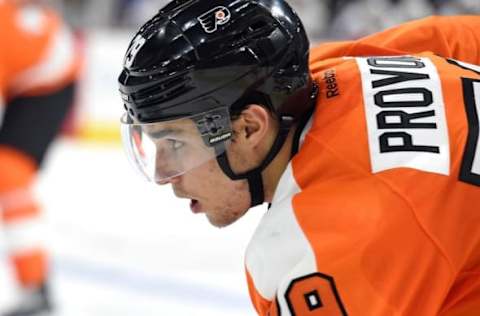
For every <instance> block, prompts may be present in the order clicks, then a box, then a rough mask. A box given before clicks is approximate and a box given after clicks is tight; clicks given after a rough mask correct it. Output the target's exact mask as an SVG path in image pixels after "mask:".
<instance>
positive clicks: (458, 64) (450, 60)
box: [447, 58, 480, 75]
mask: <svg viewBox="0 0 480 316" xmlns="http://www.w3.org/2000/svg"><path fill="white" fill-rule="evenodd" d="M447 62H448V63H449V64H452V65H455V66H457V67H460V68H462V69H465V70H469V71H472V72H474V73H476V74H477V75H480V71H476V70H474V69H472V68H468V67H466V66H463V65H462V64H460V63H459V62H457V61H456V60H454V59H450V58H447Z"/></svg>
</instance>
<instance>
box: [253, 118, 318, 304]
mask: <svg viewBox="0 0 480 316" xmlns="http://www.w3.org/2000/svg"><path fill="white" fill-rule="evenodd" d="M311 125H312V118H311V119H310V121H309V123H308V124H307V125H306V127H305V128H304V130H303V133H302V135H301V138H300V145H301V144H302V143H303V141H304V139H305V135H306V133H307V132H308V131H309V130H310V127H311ZM298 192H300V188H299V186H298V184H297V183H296V181H295V178H294V176H293V171H292V165H291V163H289V164H288V166H287V168H286V170H285V172H284V173H283V175H282V177H281V178H280V181H279V184H278V186H277V189H276V191H275V195H274V198H273V202H272V206H271V208H270V210H269V211H268V212H267V213H266V214H265V216H264V217H263V218H262V220H261V222H260V224H259V226H258V227H257V230H256V232H255V234H254V235H253V237H252V239H251V241H250V243H249V246H248V247H247V251H246V259H245V261H246V268H247V270H248V272H249V274H250V276H251V277H252V281H253V284H254V286H255V288H256V290H257V291H258V292H259V294H260V295H261V296H262V297H264V298H265V299H267V300H273V299H274V298H275V295H276V294H277V292H278V293H279V295H278V299H279V301H278V302H279V304H280V307H281V310H288V307H287V302H286V301H285V297H284V294H285V292H286V290H287V288H288V286H289V285H290V282H291V281H292V280H293V279H295V278H297V277H300V276H304V275H307V274H310V273H313V272H316V271H317V268H316V260H315V254H314V252H313V249H312V248H311V246H310V243H309V242H308V240H307V238H306V236H305V234H304V233H303V230H302V228H301V227H300V226H299V224H298V222H297V219H296V216H295V212H294V209H293V207H292V200H291V198H292V197H293V196H294V195H295V194H296V193H298Z"/></svg>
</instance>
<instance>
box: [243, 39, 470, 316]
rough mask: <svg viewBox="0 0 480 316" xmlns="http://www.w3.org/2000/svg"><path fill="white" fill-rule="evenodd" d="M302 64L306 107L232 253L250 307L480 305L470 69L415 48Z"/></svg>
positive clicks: (401, 309)
mask: <svg viewBox="0 0 480 316" xmlns="http://www.w3.org/2000/svg"><path fill="white" fill-rule="evenodd" d="M349 45H350V44H349ZM355 45H360V46H362V45H364V44H363V43H360V44H355ZM389 45H390V44H389ZM466 45H472V43H471V42H470V43H468V44H466ZM367 46H368V45H367ZM387 46H388V45H387ZM393 46H394V45H393ZM370 47H372V46H370ZM357 49H358V47H357ZM375 52H376V55H379V56H382V55H392V49H391V48H390V47H387V48H385V49H384V50H382V49H381V48H378V47H377V48H375ZM382 52H383V53H384V54H382ZM468 54H470V56H467V57H468V58H466V59H469V61H470V62H472V61H476V62H478V61H479V60H478V59H479V58H480V50H479V49H478V47H477V50H476V52H470V53H468ZM359 55H361V54H359ZM447 55H449V54H447ZM452 55H454V54H452ZM452 55H450V56H446V57H454V56H452ZM314 57H315V54H314ZM475 58H477V59H476V60H475ZM311 70H312V73H313V77H314V79H315V81H316V82H317V83H318V84H319V86H320V92H319V97H318V100H317V104H316V107H315V111H314V113H313V115H311V116H310V118H309V120H307V121H306V122H305V124H302V126H301V128H300V130H301V133H298V135H296V140H295V142H294V149H295V148H299V150H298V152H297V153H296V154H295V155H294V156H293V159H292V161H291V162H290V164H289V165H288V166H287V169H286V170H285V172H284V174H283V175H282V177H281V179H280V182H279V184H278V187H277V190H276V192H275V196H274V198H273V202H272V207H271V208H270V210H269V211H268V212H267V213H266V214H265V216H264V218H263V219H262V221H261V223H260V225H259V227H258V228H257V231H256V232H255V234H254V236H253V237H252V240H251V242H250V244H249V247H248V249H247V253H246V259H245V260H246V270H247V279H248V284H249V289H250V295H251V298H252V301H253V303H254V306H255V308H256V310H257V312H258V313H259V314H260V315H270V316H277V315H282V316H286V315H302V316H308V315H312V316H313V315H315V316H337V315H338V316H345V315H349V316H365V315H368V316H385V315H388V316H410V315H421V316H433V315H441V316H476V315H480V137H479V136H480V135H479V125H480V115H479V114H480V67H479V66H475V65H473V64H468V63H465V62H459V61H455V60H448V59H445V58H442V57H437V56H435V55H433V54H431V53H423V54H414V55H406V56H385V57H356V58H354V57H342V58H332V59H326V60H321V59H315V58H312V63H311ZM295 151H296V150H295Z"/></svg>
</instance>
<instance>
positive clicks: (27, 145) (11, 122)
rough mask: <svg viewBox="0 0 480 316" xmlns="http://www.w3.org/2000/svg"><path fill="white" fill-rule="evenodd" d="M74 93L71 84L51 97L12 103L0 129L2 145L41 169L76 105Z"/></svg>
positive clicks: (44, 96) (14, 100)
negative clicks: (64, 122) (20, 152)
mask: <svg viewBox="0 0 480 316" xmlns="http://www.w3.org/2000/svg"><path fill="white" fill-rule="evenodd" d="M74 90H75V85H74V84H73V83H72V84H70V85H68V86H67V87H64V88H62V89H61V90H57V91H55V92H53V93H50V94H45V95H38V96H28V97H26V96H25V97H24V96H19V97H16V98H14V99H12V100H11V101H9V102H8V104H7V106H6V109H5V115H4V117H3V124H2V125H1V127H0V145H8V146H11V147H14V148H15V149H18V150H20V151H22V152H24V153H26V154H27V155H29V156H30V157H32V158H33V159H35V161H36V162H37V164H38V166H40V164H41V163H42V161H43V158H44V156H45V153H46V151H47V148H48V146H49V145H50V143H51V142H52V141H53V139H54V138H55V136H56V135H57V133H58V132H59V130H60V128H61V127H62V123H63V121H64V119H65V117H66V115H67V113H68V111H69V109H70V107H71V105H72V103H73V96H74Z"/></svg>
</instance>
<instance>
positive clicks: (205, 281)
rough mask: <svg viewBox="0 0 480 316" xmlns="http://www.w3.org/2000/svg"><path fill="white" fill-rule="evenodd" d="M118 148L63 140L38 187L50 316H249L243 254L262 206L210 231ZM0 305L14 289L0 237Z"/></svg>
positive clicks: (184, 202)
mask: <svg viewBox="0 0 480 316" xmlns="http://www.w3.org/2000/svg"><path fill="white" fill-rule="evenodd" d="M129 167H130V166H129V165H128V163H127V162H126V160H125V159H124V157H123V153H122V151H121V149H120V147H118V146H111V145H108V146H101V145H92V144H85V143H79V142H77V141H71V140H67V139H63V140H61V141H60V142H57V143H56V145H55V146H54V147H53V148H52V151H51V152H50V156H49V160H48V164H47V165H46V169H45V170H44V172H43V173H42V176H41V178H40V181H39V183H38V186H37V192H38V194H37V195H38V197H39V198H40V200H41V201H42V203H43V205H44V207H45V216H44V223H45V228H46V232H47V234H46V236H47V238H46V241H47V244H48V245H49V246H50V249H51V252H52V261H53V262H52V271H51V272H52V277H53V279H52V284H51V285H52V289H53V292H54V294H55V295H54V297H55V300H56V305H57V307H58V311H57V313H56V314H55V315H59V316H60V315H61V316H74V315H92V316H96V315H98V316H109V315H145V316H147V315H182V316H183V315H205V316H207V315H208V316H215V315H253V314H254V313H253V310H252V309H251V307H250V303H249V301H248V297H247V288H246V285H245V279H244V270H243V252H244V248H245V247H246V244H247V242H248V239H249V237H250V235H251V234H252V233H253V229H254V228H255V226H256V221H258V217H259V216H260V215H261V213H262V212H263V211H262V210H261V208H256V209H252V210H251V211H250V213H249V214H248V215H247V216H246V217H245V218H243V219H242V220H241V221H240V222H238V223H237V224H236V225H233V226H231V227H229V228H224V229H216V228H213V227H211V226H210V225H209V224H208V222H207V220H206V219H205V218H204V216H203V215H193V214H192V213H191V212H190V210H189V207H188V204H189V202H188V201H187V200H178V201H177V200H175V199H174V198H173V197H172V193H171V192H170V191H169V187H156V186H153V185H152V184H148V183H144V182H143V180H142V179H141V178H139V177H138V176H137V175H136V174H134V172H133V171H131V170H130V168H129ZM0 249H1V260H0V262H1V264H0V265H1V266H0V306H2V307H4V306H6V305H7V304H8V303H11V302H12V301H13V299H14V298H15V287H14V284H13V282H12V281H13V280H12V276H11V275H9V274H8V273H7V272H8V270H9V269H10V268H9V266H8V265H7V263H6V260H5V259H6V258H5V243H4V240H2V238H0Z"/></svg>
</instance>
